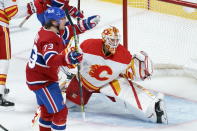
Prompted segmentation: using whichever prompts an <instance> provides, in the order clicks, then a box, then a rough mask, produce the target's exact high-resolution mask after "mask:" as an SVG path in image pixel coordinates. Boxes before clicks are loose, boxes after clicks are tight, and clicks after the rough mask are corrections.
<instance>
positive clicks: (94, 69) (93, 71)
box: [89, 65, 112, 81]
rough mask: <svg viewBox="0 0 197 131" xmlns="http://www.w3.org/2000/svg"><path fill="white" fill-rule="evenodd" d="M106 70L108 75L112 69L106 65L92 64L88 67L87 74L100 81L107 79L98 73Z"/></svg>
mask: <svg viewBox="0 0 197 131" xmlns="http://www.w3.org/2000/svg"><path fill="white" fill-rule="evenodd" d="M103 71H106V72H107V74H108V75H112V69H111V68H110V67H109V66H106V65H92V66H91V67H90V71H89V75H90V76H91V77H94V78H96V79H97V80H100V81H105V80H108V79H109V78H108V77H100V74H101V73H102V72H103Z"/></svg>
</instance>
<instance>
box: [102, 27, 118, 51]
mask: <svg viewBox="0 0 197 131" xmlns="http://www.w3.org/2000/svg"><path fill="white" fill-rule="evenodd" d="M102 39H103V41H104V43H105V44H106V45H107V46H109V47H110V48H117V47H118V45H119V43H120V33H119V30H118V29H117V28H116V27H114V26H111V27H110V28H107V29H105V30H104V31H103V32H102Z"/></svg>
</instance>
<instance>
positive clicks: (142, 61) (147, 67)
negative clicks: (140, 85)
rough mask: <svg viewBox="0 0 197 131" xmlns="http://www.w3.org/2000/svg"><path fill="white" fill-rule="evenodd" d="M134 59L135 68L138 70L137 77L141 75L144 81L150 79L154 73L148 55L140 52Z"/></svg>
mask: <svg viewBox="0 0 197 131" xmlns="http://www.w3.org/2000/svg"><path fill="white" fill-rule="evenodd" d="M133 58H134V61H135V68H136V69H137V71H136V72H137V73H136V75H139V77H140V79H142V80H144V79H146V78H149V77H150V76H151V75H152V73H153V64H152V61H151V60H150V58H149V57H148V54H147V53H146V52H144V51H140V52H139V53H137V54H134V55H133ZM138 73H139V74H138Z"/></svg>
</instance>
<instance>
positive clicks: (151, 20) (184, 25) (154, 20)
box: [128, 0, 197, 69]
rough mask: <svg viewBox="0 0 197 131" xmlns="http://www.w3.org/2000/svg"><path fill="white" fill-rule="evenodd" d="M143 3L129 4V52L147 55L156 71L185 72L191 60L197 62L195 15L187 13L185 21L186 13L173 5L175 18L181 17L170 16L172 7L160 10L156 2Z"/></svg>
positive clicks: (196, 25) (135, 0)
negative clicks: (178, 70) (180, 70)
mask: <svg viewBox="0 0 197 131" xmlns="http://www.w3.org/2000/svg"><path fill="white" fill-rule="evenodd" d="M142 1H144V0H130V1H129V5H130V6H129V8H128V30H129V36H128V37H129V45H128V47H129V49H130V50H131V51H132V52H136V51H140V50H144V51H146V52H147V53H148V54H149V56H150V57H151V58H152V60H153V62H154V64H155V67H156V68H157V69H158V68H160V69H161V68H162V69H167V68H168V69H182V68H183V66H184V65H186V64H187V65H188V62H189V61H190V60H191V58H192V59H197V52H196V49H197V37H196V32H197V22H196V19H197V18H196V16H197V15H194V14H195V13H196V12H194V13H190V14H189V13H188V14H187V18H186V17H185V16H186V15H185V14H184V13H185V12H184V13H183V12H182V10H179V8H174V5H173V8H174V11H175V12H176V13H174V14H179V16H177V15H176V16H175V15H174V14H169V13H167V12H168V10H172V9H171V8H172V7H169V5H166V3H162V4H163V5H159V6H158V4H157V3H156V2H155V3H154V2H153V0H151V1H150V3H147V1H144V3H143V2H142ZM155 1H156V0H155ZM151 2H152V4H151ZM168 4H169V3H168ZM148 5H149V6H148ZM171 5H172V4H171ZM136 7H138V8H136ZM164 7H165V8H164ZM178 7H179V6H178ZM180 7H181V9H182V8H183V7H184V6H180ZM148 8H149V10H148ZM159 8H161V9H162V11H161V10H158V9H159ZM156 9H157V11H155V10H156ZM165 10H166V12H165V13H163V11H165ZM166 13H167V14H166ZM180 16H181V17H180ZM189 17H190V18H189ZM188 18H189V19H188Z"/></svg>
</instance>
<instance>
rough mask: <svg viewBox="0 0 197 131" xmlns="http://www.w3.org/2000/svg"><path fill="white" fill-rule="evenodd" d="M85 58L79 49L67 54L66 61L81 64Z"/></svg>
mask: <svg viewBox="0 0 197 131" xmlns="http://www.w3.org/2000/svg"><path fill="white" fill-rule="evenodd" d="M82 59H83V54H81V53H79V52H77V51H71V52H69V53H68V55H67V56H66V62H67V63H68V64H79V63H80V62H81V61H82Z"/></svg>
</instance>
